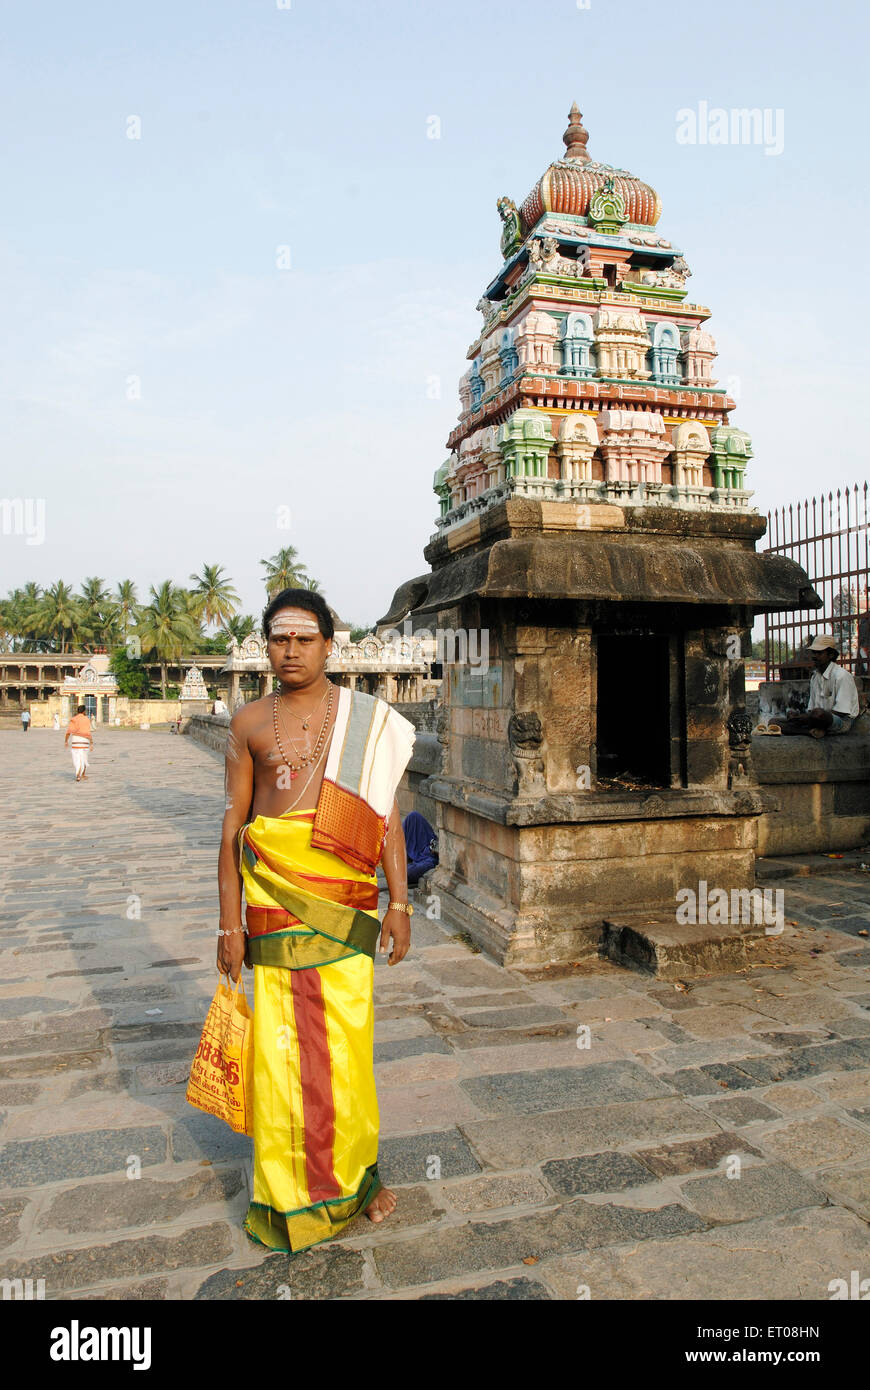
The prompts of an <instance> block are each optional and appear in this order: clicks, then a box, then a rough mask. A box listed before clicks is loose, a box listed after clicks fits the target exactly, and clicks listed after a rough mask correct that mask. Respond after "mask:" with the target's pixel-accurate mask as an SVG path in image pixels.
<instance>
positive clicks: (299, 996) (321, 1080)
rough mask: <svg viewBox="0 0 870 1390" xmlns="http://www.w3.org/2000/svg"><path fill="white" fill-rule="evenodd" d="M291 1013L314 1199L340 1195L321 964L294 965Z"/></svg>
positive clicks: (307, 1165)
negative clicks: (318, 966) (310, 966)
mask: <svg viewBox="0 0 870 1390" xmlns="http://www.w3.org/2000/svg"><path fill="white" fill-rule="evenodd" d="M289 973H290V979H291V981H292V988H293V1013H294V1017H295V1019H296V1034H297V1037H298V1039H299V1069H300V1080H301V1083H302V1120H303V1125H304V1128H305V1173H306V1182H307V1184H308V1194H309V1197H310V1200H311V1202H312V1204H313V1203H314V1202H323V1201H326V1200H327V1199H329V1198H332V1197H340V1196H341V1195H342V1194H341V1188H340V1186H339V1184H338V1181H337V1180H336V1176H335V1172H334V1169H333V1166H332V1148H333V1144H334V1142H335V1101H334V1099H333V1095H332V1059H331V1057H330V1055H329V1038H328V1035H327V1032H326V1008H325V1005H324V1002H323V986H322V982H321V979H320V974H319V972H318V971H317V970H291V971H290V972H289Z"/></svg>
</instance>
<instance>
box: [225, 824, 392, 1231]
mask: <svg viewBox="0 0 870 1390" xmlns="http://www.w3.org/2000/svg"><path fill="white" fill-rule="evenodd" d="M312 817H313V812H311V811H301V812H290V813H288V814H287V815H285V816H281V817H275V818H270V817H263V816H258V817H257V818H256V819H255V820H254V821H253V822H251V824H250V825H249V826H247V827H245V831H244V832H243V835H244V844H243V853H242V860H241V867H242V877H243V880H244V885H245V898H246V902H247V920H248V929H249V940H250V950H251V958H252V960H253V961H254V965H253V970H254V1090H253V1137H254V1188H253V1195H252V1200H251V1203H250V1206H249V1208H248V1213H247V1216H246V1218H245V1229H246V1231H247V1232H248V1234H249V1235H251V1236H253V1237H254V1239H255V1240H258V1241H260V1242H261V1243H262V1244H264V1245H267V1246H269V1248H270V1249H272V1250H283V1251H296V1250H304V1249H306V1248H307V1247H308V1246H310V1245H315V1244H317V1243H318V1242H320V1241H323V1240H328V1239H329V1238H330V1237H331V1236H333V1235H335V1234H337V1232H339V1231H340V1230H342V1229H343V1227H345V1226H346V1225H347V1224H348V1222H349V1221H351V1220H352V1219H353V1218H354V1217H355V1216H356V1215H357V1214H358V1213H359V1212H361V1211H364V1210H365V1208H366V1207H367V1206H368V1205H369V1203H370V1202H371V1200H372V1198H373V1197H374V1196H375V1195H376V1194H377V1192H378V1191H380V1188H381V1185H382V1184H381V1181H380V1177H379V1175H378V1168H377V1156H378V1130H379V1117H378V1104H377V1096H376V1092H375V1082H374V1068H373V1042H374V1006H373V977H374V961H373V959H372V955H371V954H369V953H368V951H369V950H370V949H371V950H373V942H374V940H375V939H376V933H377V922H378V915H377V908H376V907H374V908H368V907H366V908H362V909H360V910H358V912H357V925H356V927H355V930H354V932H353V933H351V934H350V942H348V940H347V939H344V940H342V939H340V933H339V936H331V935H330V934H329V931H328V930H326V929H329V928H331V926H332V924H331V921H330V919H329V906H324V908H323V921H322V923H321V925H322V928H324V929H321V930H319V931H315V930H314V929H313V928H312V927H311V926H309V925H307V924H306V922H305V920H304V917H300V916H299V915H297V913H304V911H305V908H304V903H303V902H302V900H297V898H294V897H293V896H292V891H293V889H292V885H294V884H295V885H296V887H297V889H299V888H302V889H303V892H304V893H306V894H308V893H310V894H314V895H315V896H316V897H317V898H318V900H319V902H321V903H324V904H325V903H326V902H327V901H328V902H329V903H330V904H334V903H335V902H336V901H338V902H339V903H342V904H344V906H343V908H342V911H343V912H344V913H345V916H346V917H347V914H348V913H350V914H351V915H353V913H352V909H351V908H349V907H348V906H347V904H348V903H351V904H352V903H359V902H361V901H366V902H369V901H372V899H374V901H375V902H376V900H377V897H376V895H377V880H376V878H375V876H374V875H373V874H365V873H360V872H358V871H356V870H353V869H350V868H349V866H348V865H347V864H346V863H344V862H343V861H342V860H340V859H338V858H337V857H336V856H335V855H334V854H332V853H330V852H329V851H326V850H320V849H312V848H311V843H310V842H311V827H312ZM282 885H286V891H285V890H284V889H283V888H282ZM327 895H328V898H327ZM282 900H283V901H282ZM288 902H292V904H293V906H294V907H295V908H297V913H294V912H292V911H290V910H289V909H288V907H287V903H288ZM360 912H364V913H366V915H367V917H369V918H372V919H373V923H369V924H368V926H367V924H366V921H365V919H364V918H362V919H360ZM311 915H312V916H318V920H321V919H320V915H319V914H318V912H315V911H313V910H312V912H311ZM335 930H336V931H339V929H338V928H335ZM345 937H347V933H346V932H345ZM358 945H359V946H361V947H362V949H357V946H358ZM258 958H259V959H260V960H262V959H264V958H265V959H267V960H269V961H274V962H275V963H270V964H263V963H257V960H258ZM281 960H287V961H291V962H293V965H292V966H291V965H282V964H279V963H278V962H279V961H281ZM306 960H316V961H318V962H320V961H321V960H322V962H323V963H317V964H307V965H303V964H301V962H303V961H306Z"/></svg>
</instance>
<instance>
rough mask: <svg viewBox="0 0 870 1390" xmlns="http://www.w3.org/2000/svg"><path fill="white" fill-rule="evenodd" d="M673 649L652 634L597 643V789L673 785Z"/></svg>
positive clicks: (605, 636)
mask: <svg viewBox="0 0 870 1390" xmlns="http://www.w3.org/2000/svg"><path fill="white" fill-rule="evenodd" d="M669 661H670V644H669V639H668V637H667V635H664V634H661V633H649V632H644V633H641V632H625V633H602V634H600V635H599V636H598V638H597V667H598V741H597V750H598V784H599V786H601V787H603V788H604V789H608V788H609V787H610V786H611V784H613V785H614V789H617V788H622V787H628V788H631V787H633V786H647V787H669V786H670V785H671V709H670V674H669Z"/></svg>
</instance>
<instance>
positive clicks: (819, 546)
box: [764, 483, 870, 680]
mask: <svg viewBox="0 0 870 1390" xmlns="http://www.w3.org/2000/svg"><path fill="white" fill-rule="evenodd" d="M868 501H870V499H868V484H867V483H864V485H863V487H861V486H859V484H858V483H853V485H852V486H851V487H844V488H837V491H836V492H828V493H823V494H822V496H821V497H812V498H809V499H807V500H806V501H804V502H798V503H796V504H795V503H790V504H789V505H788V506H787V507H780V508H778V509H777V510H776V511H774V512H768V514H767V539H768V542H769V544H768V545H767V547H766V549H767V551H768V553H771V554H774V555H787V556H788V557H789V558H790V559H792V560H796V561H797V563H798V564H799V565H801V566H802V567H803V569H805V570H806V572H807V574H808V575H809V577H810V579H811V580H812V585H813V588H814V589H815V590H816V592H817V594H818V595H819V597H820V598H821V599H822V601H823V604H824V607H822V608H817V609H814V610H812V611H809V610H808V611H806V612H803V613H766V614H765V617H764V660H765V665H766V669H767V679H768V680H778V679H779V678H780V672H781V671H782V668H783V667H785V668H786V669H788V668H790V667H793V663H794V658H795V656H796V655H797V653H798V652H799V651H800V649H801V647H803V646H805V645H806V644H807V643H808V642H811V641H812V639H813V638H814V637H815V636H817V635H818V634H819V633H821V632H831V633H833V635H834V637H835V638H836V639H837V645H838V647H839V649H840V661H841V663H842V665H843V666H845V667H846V668H847V669H848V670H850V671H851V672H852V673H853V675H855V676H859V675H860V676H867V675H870V594H868V583H870V532H868Z"/></svg>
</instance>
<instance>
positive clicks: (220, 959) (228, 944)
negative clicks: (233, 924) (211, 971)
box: [217, 931, 248, 984]
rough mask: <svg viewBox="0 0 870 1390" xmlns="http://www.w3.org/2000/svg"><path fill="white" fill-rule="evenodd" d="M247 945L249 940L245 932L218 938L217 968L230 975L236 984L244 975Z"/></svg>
mask: <svg viewBox="0 0 870 1390" xmlns="http://www.w3.org/2000/svg"><path fill="white" fill-rule="evenodd" d="M247 944H248V938H247V936H246V935H245V933H244V932H243V931H237V932H233V933H232V935H231V936H219V937H218V948H217V968H218V970H220V972H221V973H222V974H224V975H229V976H230V978H231V979H232V981H233V983H234V984H235V982H236V980H237V979H238V978H239V976H240V975H241V973H242V965H243V964H244V960H245V947H246V946H247Z"/></svg>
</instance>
